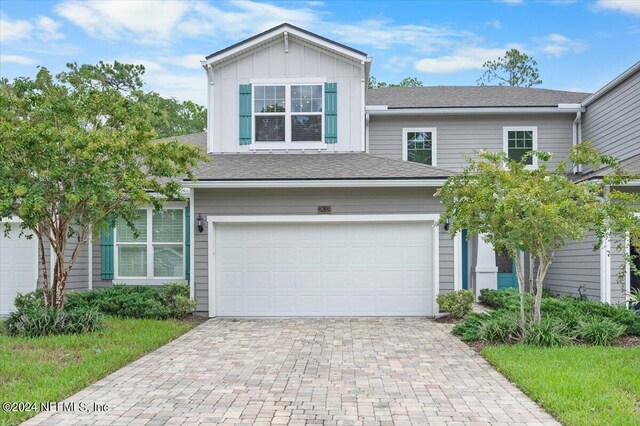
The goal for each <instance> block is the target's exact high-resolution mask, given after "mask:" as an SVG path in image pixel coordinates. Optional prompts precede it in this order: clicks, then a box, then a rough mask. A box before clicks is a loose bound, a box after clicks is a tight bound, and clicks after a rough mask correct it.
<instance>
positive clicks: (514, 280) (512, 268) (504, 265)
mask: <svg viewBox="0 0 640 426" xmlns="http://www.w3.org/2000/svg"><path fill="white" fill-rule="evenodd" d="M496 266H497V267H498V290H502V289H503V288H518V276H517V275H516V262H515V261H514V260H513V259H511V258H509V257H505V256H502V255H499V254H496Z"/></svg>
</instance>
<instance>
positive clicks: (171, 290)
mask: <svg viewBox="0 0 640 426" xmlns="http://www.w3.org/2000/svg"><path fill="white" fill-rule="evenodd" d="M160 298H161V299H162V301H163V303H164V304H165V306H167V307H169V308H171V309H173V310H174V312H175V316H176V317H183V316H186V315H189V314H192V313H193V311H195V309H196V301H195V300H191V299H190V298H189V286H188V285H186V284H183V283H166V284H164V285H163V287H162V290H160Z"/></svg>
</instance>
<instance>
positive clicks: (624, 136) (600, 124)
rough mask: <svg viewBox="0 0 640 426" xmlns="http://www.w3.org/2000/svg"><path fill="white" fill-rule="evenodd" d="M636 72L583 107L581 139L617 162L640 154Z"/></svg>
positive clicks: (639, 82) (639, 87)
mask: <svg viewBox="0 0 640 426" xmlns="http://www.w3.org/2000/svg"><path fill="white" fill-rule="evenodd" d="M639 135H640V72H636V73H635V74H634V75H632V76H631V77H629V78H628V79H627V80H625V81H623V82H622V83H621V84H619V85H618V86H617V87H615V88H614V89H612V90H611V91H610V92H608V93H606V94H605V95H603V96H602V97H601V98H599V99H597V100H596V101H595V102H594V103H592V104H590V105H589V106H587V110H586V112H585V113H584V115H583V119H582V139H583V140H588V141H591V142H592V143H593V145H594V146H595V148H597V149H598V150H599V151H601V152H602V153H603V154H607V155H612V156H614V157H616V158H618V159H620V160H624V159H625V158H629V157H631V156H633V155H636V154H639V153H640V136H639Z"/></svg>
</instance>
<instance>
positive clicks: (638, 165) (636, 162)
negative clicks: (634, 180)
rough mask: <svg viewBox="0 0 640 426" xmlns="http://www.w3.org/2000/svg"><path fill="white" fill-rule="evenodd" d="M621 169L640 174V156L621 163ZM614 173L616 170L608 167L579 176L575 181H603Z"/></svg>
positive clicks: (637, 155)
mask: <svg viewBox="0 0 640 426" xmlns="http://www.w3.org/2000/svg"><path fill="white" fill-rule="evenodd" d="M620 167H621V168H622V169H623V170H625V171H627V172H629V173H632V174H640V154H636V155H634V156H632V157H629V158H627V159H624V160H622V161H620ZM613 172H614V170H613V169H612V168H611V167H609V166H607V167H603V168H601V169H600V170H595V171H592V172H589V173H585V174H584V175H582V176H578V177H576V178H575V180H576V182H582V181H585V180H592V179H601V178H603V177H605V176H608V175H610V174H612V173H613Z"/></svg>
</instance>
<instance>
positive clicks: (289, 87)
mask: <svg viewBox="0 0 640 426" xmlns="http://www.w3.org/2000/svg"><path fill="white" fill-rule="evenodd" d="M322 106H323V91H322V85H320V84H283V85H256V86H255V90H254V94H253V115H254V123H255V134H254V140H255V142H257V143H261V142H284V143H287V142H292V143H300V142H322V127H323V126H322V124H323V116H322Z"/></svg>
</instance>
